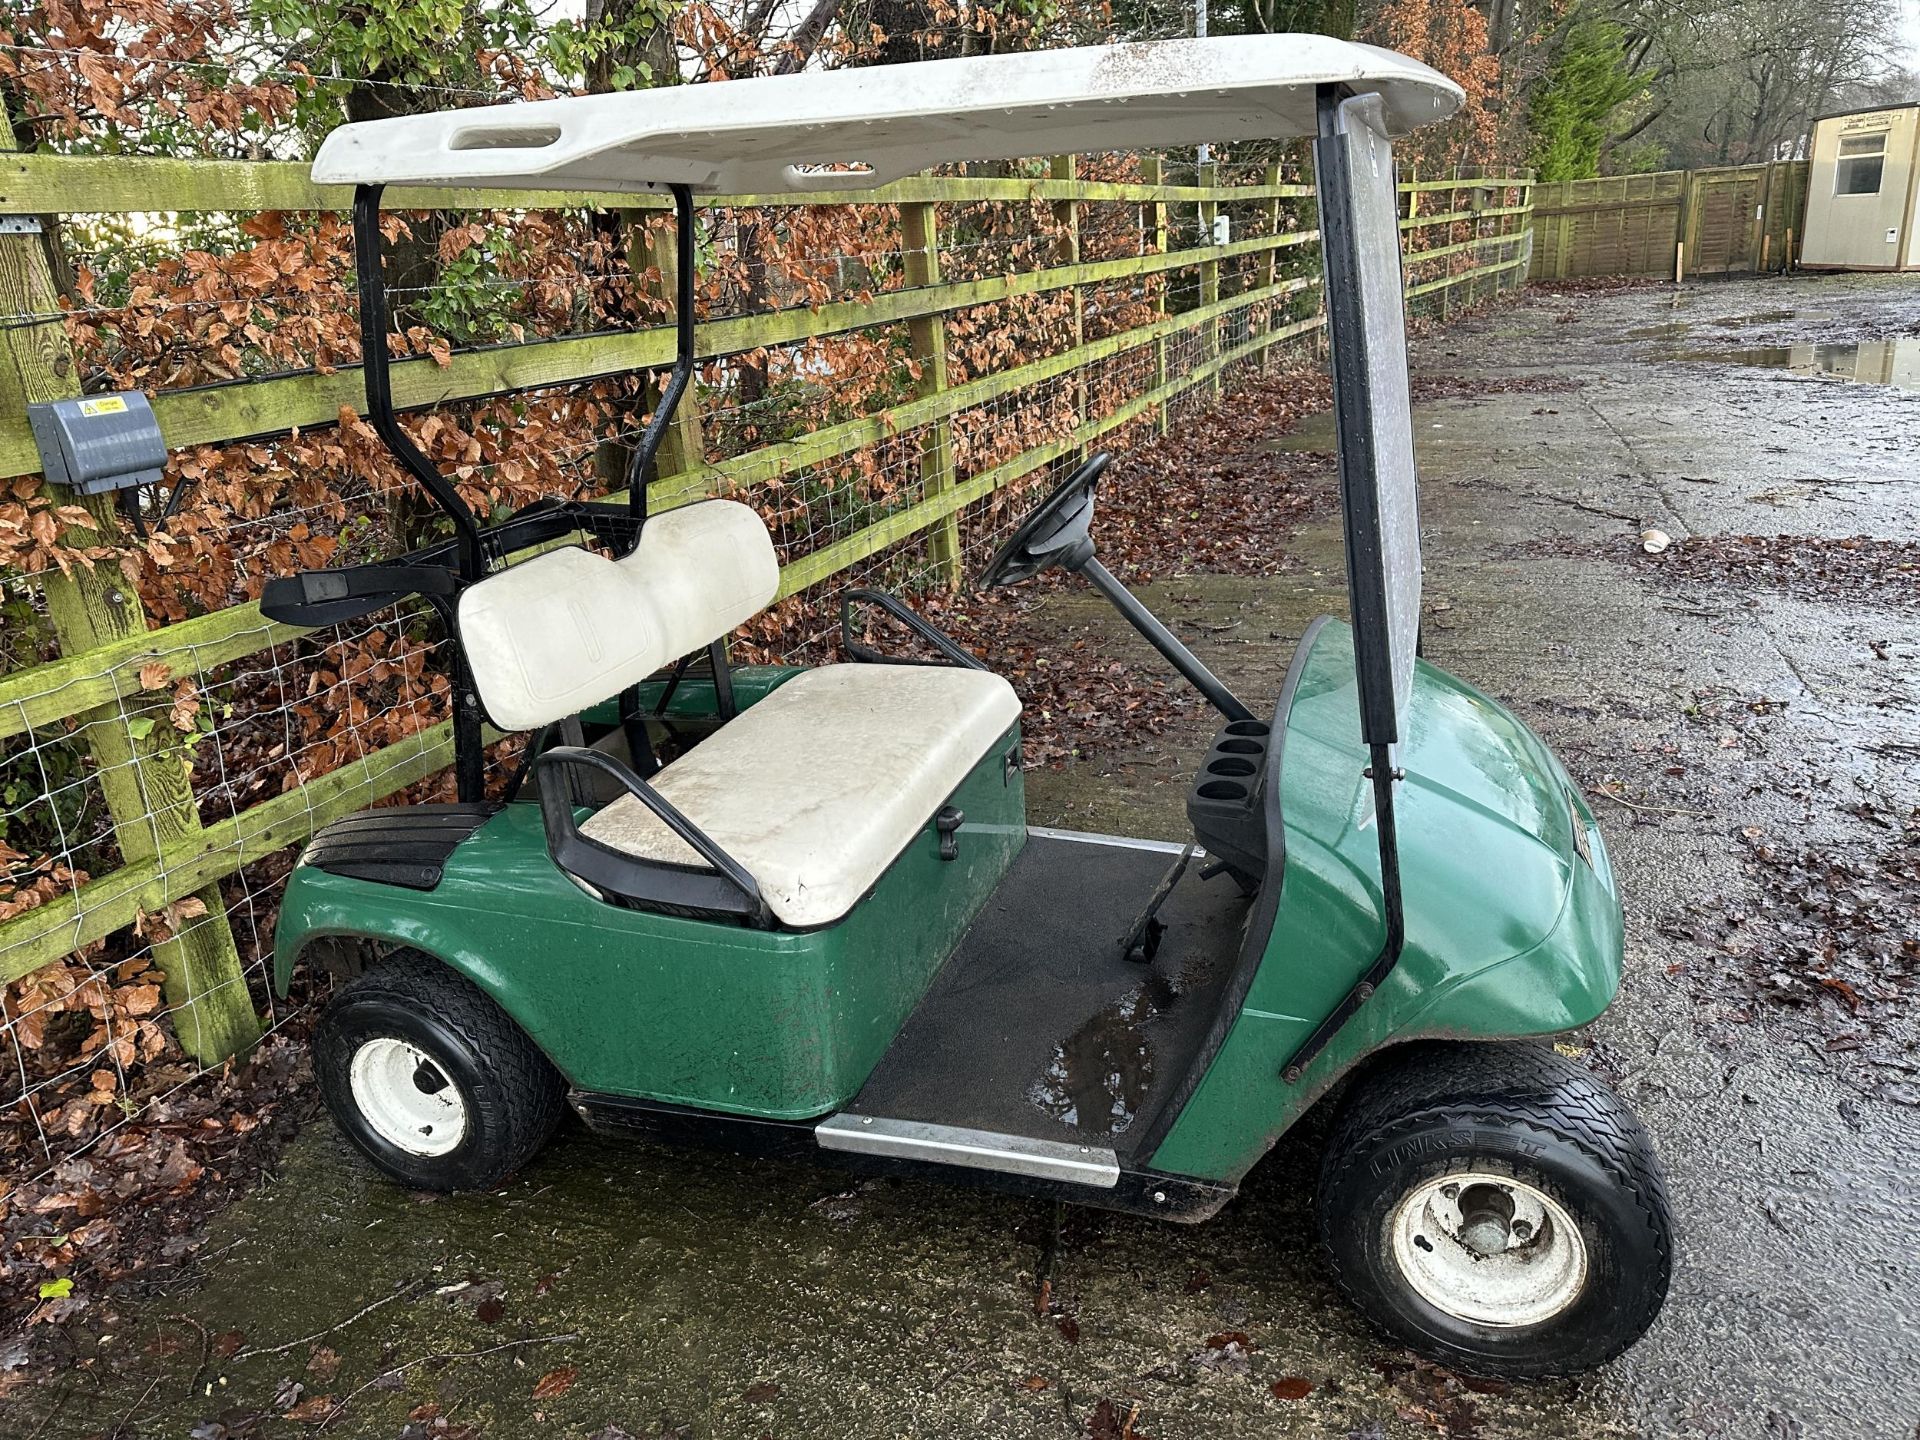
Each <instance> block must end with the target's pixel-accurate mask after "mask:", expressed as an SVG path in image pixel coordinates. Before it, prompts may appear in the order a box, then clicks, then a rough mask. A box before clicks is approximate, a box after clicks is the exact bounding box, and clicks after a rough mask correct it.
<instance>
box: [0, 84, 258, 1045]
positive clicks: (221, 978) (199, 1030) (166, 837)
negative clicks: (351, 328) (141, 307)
mask: <svg viewBox="0 0 1920 1440" xmlns="http://www.w3.org/2000/svg"><path fill="white" fill-rule="evenodd" d="M13 148H14V137H13V127H12V125H11V123H10V122H9V121H8V119H7V116H6V114H5V112H4V110H0V151H11V150H12V149H13ZM0 313H7V314H15V315H22V316H27V317H35V318H29V319H28V321H27V322H26V323H24V324H16V325H9V326H7V327H4V328H0V413H9V412H10V413H14V414H21V413H24V412H25V409H26V407H27V405H29V404H31V403H35V402H39V401H45V400H60V399H66V398H69V397H71V396H75V395H78V394H80V371H79V365H78V363H77V361H76V359H75V357H74V355H73V352H72V350H71V349H70V348H69V346H68V344H67V336H66V330H65V327H64V325H63V324H62V322H61V321H60V320H59V319H55V318H37V317H50V316H56V315H57V314H58V313H59V303H58V294H57V292H56V291H55V289H54V284H53V275H52V272H51V270H50V269H49V267H48V264H47V257H46V252H45V251H44V250H43V249H42V248H41V240H40V236H39V235H38V234H26V235H0ZM60 498H61V499H62V500H63V501H69V502H70V503H74V504H78V505H80V506H81V507H82V508H84V509H85V510H86V511H87V513H88V514H90V515H92V516H93V517H94V518H95V520H97V521H98V522H99V528H98V531H97V533H98V534H99V535H100V536H103V537H112V536H115V535H117V534H118V533H119V526H118V523H117V521H116V519H115V517H114V507H113V499H112V497H111V496H97V497H79V496H68V495H62V496H61V497H60ZM69 533H70V538H71V539H72V540H74V541H76V542H80V543H87V542H88V541H89V540H90V539H91V534H92V533H93V532H87V531H84V530H82V529H79V528H78V527H76V529H75V530H74V531H72V532H69ZM41 588H42V593H43V594H44V595H45V597H46V602H47V615H48V618H49V619H50V620H51V621H52V622H53V630H54V635H55V637H56V638H57V639H58V640H59V643H60V652H61V654H63V655H66V656H70V657H71V656H78V655H81V654H83V653H85V652H86V651H88V650H92V649H94V648H96V647H97V646H101V645H105V644H109V643H111V642H113V641H116V640H124V639H127V638H129V637H134V636H139V635H142V634H144V633H145V632H146V628H147V623H146V615H145V612H144V610H143V608H142V606H141V604H140V595H139V590H138V589H137V588H136V586H135V585H134V584H133V581H132V579H131V578H130V577H129V576H128V575H127V574H126V573H125V571H123V569H122V568H121V566H120V564H119V563H117V562H116V561H113V560H104V561H98V562H96V563H95V564H94V566H93V567H92V568H91V569H87V568H84V567H79V566H76V567H75V568H74V571H73V573H72V574H71V575H64V574H62V573H60V572H59V571H57V570H51V571H48V572H47V574H46V575H45V577H44V579H43V580H42V587H41ZM170 703H171V697H170V696H165V695H163V696H160V697H154V698H153V699H152V700H151V701H148V702H142V701H141V700H140V699H139V698H138V695H137V693H136V694H135V695H134V696H129V697H126V698H124V699H122V700H120V701H118V702H116V703H113V704H110V705H104V706H101V707H100V708H99V709H97V710H93V711H90V712H88V713H87V714H85V715H83V716H80V717H79V718H80V719H82V720H84V721H85V722H86V729H85V732H84V733H85V736H86V742H87V746H88V748H89V750H90V751H91V752H92V755H93V760H94V764H95V766H96V768H97V775H96V777H95V778H97V779H98V781H99V783H100V789H101V791H102V793H103V794H104V795H105V797H106V801H107V809H108V813H109V814H110V815H111V816H112V817H113V825H114V836H115V838H116V840H117V841H118V842H119V846H120V855H121V863H122V864H123V865H131V864H134V863H136V862H138V861H142V860H149V859H154V858H156V857H162V856H164V855H165V853H166V851H167V849H168V848H169V847H170V846H172V845H176V844H181V843H191V842H192V841H193V840H194V839H195V838H196V837H197V836H198V834H199V832H200V815H199V811H198V809H197V808H196V806H195V803H194V798H193V785H192V782H191V780H190V779H189V774H188V768H187V767H188V765H189V763H190V762H191V758H192V752H191V751H190V750H189V749H188V748H187V746H186V745H185V744H184V743H182V742H183V740H184V737H183V736H182V735H181V734H180V732H179V731H177V730H175V729H174V728H173V726H172V725H171V724H170V723H169V720H168V713H167V712H168V710H169V708H170ZM168 899H169V901H170V902H174V903H177V902H181V901H186V900H188V899H193V900H197V901H199V902H200V904H201V905H202V906H204V907H205V913H204V914H202V915H198V916H192V915H179V914H176V915H175V916H172V917H169V928H171V929H172V930H174V931H175V932H176V933H174V934H173V935H172V936H171V937H170V938H168V939H166V940H161V941H159V942H157V943H156V944H155V945H154V947H153V950H154V961H155V963H156V964H157V965H158V966H159V967H160V969H161V970H162V971H163V972H164V974H165V984H164V987H163V990H164V993H165V995H166V998H167V1003H168V1004H169V1006H170V1007H172V1018H173V1028H174V1034H175V1035H176V1036H177V1037H178V1038H179V1041H180V1045H181V1048H183V1049H184V1050H185V1051H186V1052H187V1053H188V1054H189V1055H191V1056H192V1057H193V1058H194V1059H195V1060H197V1061H199V1062H200V1063H201V1064H203V1065H213V1064H217V1063H219V1062H220V1061H222V1060H225V1059H227V1058H228V1057H229V1056H232V1055H235V1054H237V1053H239V1052H240V1051H241V1050H243V1049H245V1048H246V1047H247V1046H248V1045H250V1044H252V1043H253V1041H254V1040H255V1039H256V1038H257V1037H258V1036H259V1033H260V1022H259V1017H258V1016H256V1015H255V1014H254V1011H253V1001H252V999H251V998H250V997H249V996H248V994H247V981H246V972H245V968H244V967H243V966H242V964H241V962H240V951H239V947H238V946H237V945H235V943H234V939H233V930H232V927H231V926H229V924H228V923H227V913H226V901H225V900H224V899H223V898H222V897H221V894H220V886H219V883H218V882H217V881H214V882H210V883H208V884H206V885H203V886H201V887H200V888H199V889H198V890H195V891H193V892H191V895H190V896H189V895H179V896H169V897H168Z"/></svg>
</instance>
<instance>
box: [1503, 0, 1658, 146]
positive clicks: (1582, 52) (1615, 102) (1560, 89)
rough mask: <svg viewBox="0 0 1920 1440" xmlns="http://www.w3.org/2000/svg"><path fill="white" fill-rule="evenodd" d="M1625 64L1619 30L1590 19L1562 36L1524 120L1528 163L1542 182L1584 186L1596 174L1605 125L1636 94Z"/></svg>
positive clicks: (1635, 81)
mask: <svg viewBox="0 0 1920 1440" xmlns="http://www.w3.org/2000/svg"><path fill="white" fill-rule="evenodd" d="M1626 61H1627V57H1626V46H1625V37H1624V35H1623V33H1622V31H1621V29H1620V27H1619V26H1618V25H1615V24H1613V23H1612V22H1610V21H1606V20H1595V19H1591V18H1589V19H1584V20H1581V21H1579V22H1578V23H1577V24H1575V25H1574V26H1573V27H1572V28H1571V29H1570V30H1568V31H1567V36H1566V39H1565V41H1564V42H1563V43H1562V44H1561V47H1560V53H1559V54H1558V55H1556V56H1555V57H1554V61H1553V65H1552V67H1551V69H1550V70H1549V71H1548V72H1547V79H1546V83H1545V84H1544V85H1542V86H1541V87H1540V90H1539V92H1538V93H1537V94H1536V95H1535V96H1534V100H1533V107H1532V109H1531V110H1530V111H1529V113H1528V117H1527V119H1528V125H1529V128H1530V129H1531V131H1532V133H1533V147H1532V153H1531V155H1530V156H1529V157H1528V159H1529V162H1530V163H1531V164H1532V165H1533V167H1534V169H1535V170H1536V171H1538V172H1539V176H1540V178H1541V179H1542V180H1544V181H1556V180H1585V179H1587V178H1589V177H1590V176H1594V175H1598V174H1599V173H1600V152H1601V151H1602V150H1603V149H1604V148H1605V147H1606V143H1607V133H1608V132H1607V119H1608V117H1609V116H1611V115H1612V114H1613V112H1614V110H1615V109H1616V108H1618V107H1619V106H1620V105H1622V104H1624V103H1625V102H1626V101H1628V100H1631V99H1632V98H1633V97H1634V96H1635V95H1637V94H1639V93H1640V90H1641V82H1640V80H1639V79H1638V78H1636V77H1635V76H1633V75H1630V74H1628V73H1627V69H1626Z"/></svg>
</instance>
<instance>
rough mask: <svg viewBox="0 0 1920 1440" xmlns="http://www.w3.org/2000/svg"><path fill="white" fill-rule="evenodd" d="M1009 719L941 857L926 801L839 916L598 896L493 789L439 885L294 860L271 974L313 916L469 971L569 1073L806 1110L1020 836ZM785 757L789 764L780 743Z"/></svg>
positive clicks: (983, 891)
mask: <svg viewBox="0 0 1920 1440" xmlns="http://www.w3.org/2000/svg"><path fill="white" fill-rule="evenodd" d="M1018 743H1019V730H1018V727H1015V728H1014V729H1013V730H1011V731H1009V732H1008V733H1007V735H1006V736H1005V737H1003V738H1002V739H1001V741H1000V742H999V743H997V744H996V745H994V747H993V748H992V749H991V750H990V751H989V752H988V754H987V755H986V757H985V758H984V759H982V760H981V762H980V763H979V765H977V766H976V767H975V768H974V770H973V772H972V774H970V775H969V776H968V778H967V779H966V781H965V782H964V783H962V785H961V786H960V788H959V789H958V790H956V791H955V792H954V794H953V797H952V803H953V804H954V805H957V806H958V807H959V808H960V809H961V810H963V811H964V812H965V813H966V817H967V819H966V823H965V825H964V826H962V828H961V830H960V832H959V837H958V838H959V858H958V859H956V860H952V861H944V860H942V859H941V858H940V853H939V837H938V835H937V834H936V833H935V831H934V828H933V824H932V819H931V817H929V820H928V824H927V826H926V828H925V829H923V830H922V831H921V832H920V833H919V834H918V835H916V836H915V837H914V840H913V842H912V844H911V845H909V847H908V848H907V850H906V852H905V853H904V854H902V855H901V856H900V858H899V859H898V860H896V861H895V862H894V863H893V865H892V866H891V867H890V868H889V869H888V870H887V872H886V874H885V875H884V876H882V877H881V879H880V881H879V883H878V884H877V885H876V886H875V887H874V890H873V891H872V893H871V894H870V895H868V896H867V897H866V898H864V899H863V900H862V901H861V902H860V903H859V904H858V905H856V906H855V907H854V908H853V910H852V912H851V913H849V914H848V915H847V916H846V917H845V918H844V919H843V920H841V921H839V922H838V923H836V924H834V925H830V926H826V927H824V928H822V929H818V930H811V931H784V930H750V929H746V928H743V927H739V926H734V925H728V924H721V923H715V922H712V921H704V920H693V919H685V918H681V917H677V916H672V915H660V914H653V913H649V912H645V911H640V910H629V909H623V908H620V907H617V906H613V905H608V904H605V903H603V902H601V901H598V900H595V899H593V898H592V897H591V896H589V895H587V894H586V893H585V892H584V891H582V890H581V889H580V888H579V887H578V886H576V885H575V884H574V883H573V882H572V881H570V880H568V879H567V878H566V876H565V875H563V874H562V873H561V872H560V871H559V870H558V869H556V868H555V867H554V865H553V862H552V861H551V860H550V859H549V858H548V856H547V845H546V835H545V832H544V831H543V829H542V826H541V821H540V809H539V806H538V805H536V804H532V803H519V804H514V805H509V806H506V807H505V808H504V809H502V810H501V812H500V813H499V814H498V815H496V816H494V817H493V818H492V819H491V820H489V821H488V822H487V823H486V824H485V825H483V826H482V827H481V828H480V829H479V830H478V831H476V832H475V833H474V834H473V836H472V837H470V838H469V839H468V840H466V841H465V842H464V843H463V844H461V845H460V846H459V847H458V848H457V849H455V851H454V852H453V855H452V857H451V858H450V859H449V861H448V863H447V867H446V871H445V874H444V876H443V878H442V880H441V882H440V884H439V886H438V887H437V888H436V889H434V890H432V891H430V892H423V891H416V890H406V889H400V888H396V887H393V886H387V885H378V884H372V883H369V882H367V881H362V880H355V879H350V878H347V877H345V876H339V875H331V874H328V873H326V872H324V871H321V870H318V869H315V868H314V867H312V866H308V865H300V866H297V867H296V868H295V870H294V872H293V875H292V877H291V878H290V879H289V881H288V883H287V892H286V898H285V900H284V902H283V904H282V906H281V912H280V923H279V928H278V931H277V933H276V935H275V941H274V945H275V983H276V987H277V988H278V989H279V991H280V992H281V993H282V994H284V993H285V992H286V987H287V982H288V980H289V978H290V976H291V974H292V971H293V966H294V964H295V963H296V962H297V960H298V958H299V956H300V953H301V952H302V950H304V949H305V948H306V947H307V945H308V944H309V943H310V942H312V941H313V940H315V939H318V938H320V937H322V936H328V935H349V936H363V937H368V938H372V939H376V940H383V941H390V942H393V943H395V944H400V945H409V946H413V947H414V948H416V949H420V950H424V951H426V952H427V953H429V954H432V955H436V956H438V957H439V958H440V959H442V960H444V961H445V962H446V963H447V964H448V965H450V966H452V967H453V968H454V969H456V970H458V971H460V972H461V973H462V974H464V975H466V976H467V977H468V978H469V979H471V980H473V981H474V983H475V984H477V985H479V986H480V987H481V988H482V989H483V990H485V991H486V992H487V993H488V994H489V995H491V996H492V997H493V998H494V999H495V1000H496V1001H498V1002H499V1004H500V1005H501V1007H502V1008H503V1009H505V1010H506V1011H507V1013H508V1014H510V1015H511V1016H513V1018H514V1019H515V1020H516V1021H517V1022H518V1023H519V1024H520V1025H521V1026H522V1027H523V1028H524V1029H525V1030H526V1032H527V1033H528V1034H529V1035H530V1036H532V1038H533V1040H534V1043H536V1044H537V1045H539V1046H540V1048H541V1049H542V1050H544V1051H545V1052H546V1054H547V1055H548V1056H549V1057H550V1058H551V1059H552V1061H553V1062H554V1064H555V1065H556V1066H558V1067H559V1069H560V1070H561V1072H562V1073H563V1074H565V1075H566V1077H567V1079H568V1080H569V1081H570V1082H572V1084H574V1085H575V1086H577V1087H578V1088H580V1089H583V1090H593V1091H601V1092H605V1093H609V1094H617V1095H631V1096H640V1097H644V1098H647V1099H653V1100H663V1101H669V1102H672V1103H675V1104H681V1105H691V1106H698V1107H701V1108H704V1109H711V1110H720V1111H727V1112H731V1113H735V1114H743V1115H754V1116H766V1117H774V1118H780V1119H801V1118H806V1117H809V1116H814V1115H820V1114H824V1113H826V1112H828V1111H831V1110H833V1109H835V1108H837V1107H838V1106H840V1105H841V1104H843V1103H845V1102H846V1101H847V1100H849V1099H850V1098H852V1096H853V1095H854V1093H855V1092H856V1091H858V1090H859V1088H860V1086H861V1084H862V1083H864V1081H865V1080H866V1078H867V1076H868V1074H869V1073H870V1072H871V1071H872V1069H873V1067H874V1065H875V1064H876V1063H877V1062H878V1061H879V1059H880V1056H881V1054H882V1053H883V1052H884V1051H885V1050H886V1048H887V1046H888V1044H890V1043H891V1042H892V1040H893V1038H894V1035H895V1034H896V1033H897V1032H898V1030H899V1029H900V1026H901V1025H902V1024H903V1023H904V1022H905V1020H906V1018H907V1015H908V1014H909V1013H910V1012H911V1011H912V1009H913V1007H914V1006H915V1005H916V1004H917V1003H918V1002H919V1000H920V997H921V995H922V993H923V992H924V991H925V989H926V987H927V984H928V982H929V981H930V980H931V979H932V977H933V974H934V972H935V971H936V970H937V969H938V968H939V966H940V964H941V962H942V961H944V960H945V959H946V958H947V955H948V954H949V953H950V952H951V951H952V949H953V947H954V946H955V945H956V944H957V943H958V942H959V939H960V936H961V935H962V933H964V931H965V930H966V928H967V926H968V925H969V924H970V923H971V922H972V920H973V917H974V915H975V914H976V913H977V912H978V911H979V909H980V907H981V906H982V905H983V904H984V903H985V902H986V900H987V897H988V896H990V895H991V894H992V893H993V891H994V888H995V887H996V886H997V885H998V884H999V882H1000V880H1001V877H1002V876H1003V875H1004V874H1005V873H1006V871H1007V868H1008V867H1009V866H1010V865H1011V864H1012V863H1013V860H1014V858H1015V856H1017V855H1018V854H1019V852H1020V849H1021V847H1022V846H1023V845H1024V844H1025V843H1026V823H1025V813H1026V804H1025V787H1024V785H1023V782H1022V778H1021V774H1020V771H1019V768H1018V766H1017V765H1016V766H1012V767H1009V766H1008V765H1007V756H1008V754H1009V752H1010V751H1011V750H1013V749H1014V747H1015V746H1017V745H1018ZM795 763H797V764H803V763H805V757H804V756H796V757H795Z"/></svg>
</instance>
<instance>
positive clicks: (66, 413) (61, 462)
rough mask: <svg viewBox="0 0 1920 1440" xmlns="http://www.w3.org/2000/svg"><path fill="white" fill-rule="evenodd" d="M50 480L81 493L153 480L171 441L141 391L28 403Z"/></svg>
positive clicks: (164, 462)
mask: <svg viewBox="0 0 1920 1440" xmlns="http://www.w3.org/2000/svg"><path fill="white" fill-rule="evenodd" d="M27 423H28V424H29V425H30V426H31V427H32V429H33V443H34V444H35V445H37V446H38V447H39V449H40V466H41V469H43V470H44V471H45V472H46V476H47V479H48V480H49V481H51V482H52V483H54V484H56V485H64V486H66V487H67V488H68V489H69V490H78V491H79V492H80V493H81V494H82V495H99V494H103V493H105V492H106V491H109V490H126V489H130V488H132V487H133V486H135V485H152V484H155V483H157V482H158V481H159V479H160V475H161V472H162V471H164V470H165V469H166V467H167V442H166V441H165V440H163V439H162V438H161V436H160V422H159V421H158V420H157V419H155V418H154V414H153V406H151V405H149V404H148V403H147V397H146V396H145V395H143V394H141V393H140V392H139V391H138V390H123V391H121V392H120V393H119V394H117V395H84V396H81V397H80V398H78V399H74V400H52V401H48V402H47V403H45V404H41V405H29V406H28V407H27Z"/></svg>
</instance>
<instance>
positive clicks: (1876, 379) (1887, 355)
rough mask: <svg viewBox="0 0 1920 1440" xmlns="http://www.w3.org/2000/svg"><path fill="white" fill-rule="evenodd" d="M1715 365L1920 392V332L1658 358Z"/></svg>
mask: <svg viewBox="0 0 1920 1440" xmlns="http://www.w3.org/2000/svg"><path fill="white" fill-rule="evenodd" d="M1660 358H1661V359H1663V360H1685V361H1692V362H1695V363H1702V364H1714V365H1753V366H1759V367H1762V368H1765V369H1769V370H1791V371H1793V372H1794V373H1796V374H1800V375H1831V376H1833V377H1835V378H1836V379H1841V380H1858V381H1861V382H1863V383H1865V384H1869V385H1894V386H1898V387H1899V388H1900V389H1902V390H1920V336H1912V335H1907V336H1900V337H1898V338H1896V339H1892V340H1863V341H1860V342H1858V343H1856V344H1845V345H1762V346H1759V347H1756V348H1753V349H1748V350H1676V351H1673V352H1671V353H1669V354H1666V355H1663V356H1661V357H1660Z"/></svg>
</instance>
